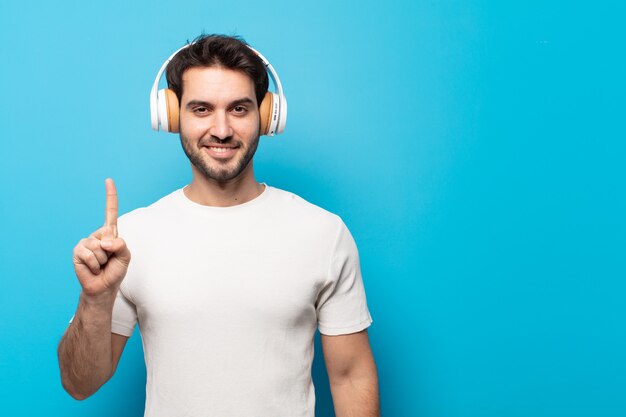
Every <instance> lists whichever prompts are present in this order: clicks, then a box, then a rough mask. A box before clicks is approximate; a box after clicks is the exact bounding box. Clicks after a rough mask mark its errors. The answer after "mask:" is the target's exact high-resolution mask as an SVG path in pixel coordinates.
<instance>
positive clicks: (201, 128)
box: [180, 115, 207, 138]
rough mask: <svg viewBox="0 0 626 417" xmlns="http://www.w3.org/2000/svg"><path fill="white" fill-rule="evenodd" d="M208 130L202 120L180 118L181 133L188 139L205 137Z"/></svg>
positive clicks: (182, 116)
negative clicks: (204, 134)
mask: <svg viewBox="0 0 626 417" xmlns="http://www.w3.org/2000/svg"><path fill="white" fill-rule="evenodd" d="M206 130H207V128H206V126H205V123H202V119H198V118H196V117H185V116H184V115H181V116H180V132H181V133H182V134H183V135H184V136H185V137H187V138H197V137H200V136H202V135H203V132H205V131H206Z"/></svg>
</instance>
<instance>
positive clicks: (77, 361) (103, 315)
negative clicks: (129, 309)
mask: <svg viewBox="0 0 626 417" xmlns="http://www.w3.org/2000/svg"><path fill="white" fill-rule="evenodd" d="M114 301H115V294H107V295H105V296H103V297H99V298H93V297H87V296H85V295H84V294H81V296H80V302H79V304H78V309H77V310H76V315H75V316H74V319H73V320H72V323H71V324H70V325H69V327H68V328H67V330H66V332H65V334H64V335H63V338H62V339H61V343H59V349H58V356H59V368H60V370H61V381H62V384H63V387H64V388H65V390H66V391H67V392H68V393H69V394H70V395H71V396H72V397H74V398H76V399H79V400H82V399H85V398H87V397H89V396H90V395H92V394H93V393H95V392H96V391H97V390H98V388H100V387H101V386H102V385H103V384H104V383H105V382H106V381H107V380H108V379H109V378H110V377H111V375H112V372H113V370H112V368H113V365H112V353H111V315H112V311H113V303H114Z"/></svg>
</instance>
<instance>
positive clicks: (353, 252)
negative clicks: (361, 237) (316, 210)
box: [316, 222, 372, 336]
mask: <svg viewBox="0 0 626 417" xmlns="http://www.w3.org/2000/svg"><path fill="white" fill-rule="evenodd" d="M316 311H317V324H318V328H319V331H320V333H322V334H324V335H329V336H334V335H341V334H350V333H356V332H359V331H361V330H363V329H365V328H367V327H369V326H370V324H371V323H372V317H371V315H370V313H369V310H368V308H367V300H366V297H365V288H364V286H363V279H362V277H361V265H360V262H359V254H358V250H357V247H356V243H355V242H354V239H353V238H352V235H351V234H350V232H349V230H348V228H347V227H346V226H345V224H344V223H343V222H341V225H340V229H339V232H338V234H337V237H336V241H335V245H334V250H333V253H332V256H331V260H330V265H329V269H328V277H327V282H326V284H325V285H324V287H323V288H322V290H321V291H320V293H319V294H318V297H317V302H316Z"/></svg>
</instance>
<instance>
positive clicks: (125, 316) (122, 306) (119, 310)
mask: <svg viewBox="0 0 626 417" xmlns="http://www.w3.org/2000/svg"><path fill="white" fill-rule="evenodd" d="M122 286H123V283H122ZM122 286H121V287H122ZM121 287H120V290H119V291H118V292H117V297H116V298H115V304H113V316H112V318H111V333H115V334H121V335H122V336H126V337H130V336H131V335H132V334H133V330H134V329H135V325H136V324H137V309H136V308H135V305H134V304H133V303H132V302H131V301H130V300H129V299H128V297H127V296H125V295H124V294H123V292H122V288H121Z"/></svg>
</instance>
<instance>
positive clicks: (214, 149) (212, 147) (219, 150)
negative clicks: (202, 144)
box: [209, 146, 232, 153]
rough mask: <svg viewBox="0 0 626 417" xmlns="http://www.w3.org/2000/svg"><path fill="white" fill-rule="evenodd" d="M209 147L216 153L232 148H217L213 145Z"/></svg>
mask: <svg viewBox="0 0 626 417" xmlns="http://www.w3.org/2000/svg"><path fill="white" fill-rule="evenodd" d="M209 149H211V150H212V151H214V152H217V153H224V152H228V151H229V150H230V149H232V148H217V147H214V146H210V147H209Z"/></svg>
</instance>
